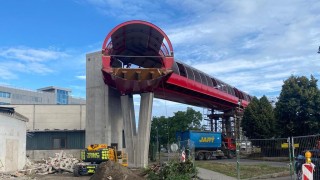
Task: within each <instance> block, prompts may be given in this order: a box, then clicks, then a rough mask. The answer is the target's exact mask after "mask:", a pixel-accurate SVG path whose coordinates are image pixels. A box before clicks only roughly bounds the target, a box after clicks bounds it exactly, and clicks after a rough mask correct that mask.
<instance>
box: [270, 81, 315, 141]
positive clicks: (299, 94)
mask: <svg viewBox="0 0 320 180" xmlns="http://www.w3.org/2000/svg"><path fill="white" fill-rule="evenodd" d="M275 114H276V117H277V119H278V126H279V132H281V136H283V137H288V136H301V135H309V134H317V133H320V129H319V128H320V91H319V89H318V87H317V80H316V79H315V78H314V77H313V76H311V78H310V80H309V79H308V78H307V77H305V76H301V77H298V76H291V77H290V78H288V79H287V80H286V81H284V84H283V86H282V90H281V93H280V97H279V101H278V102H277V103H276V109H275Z"/></svg>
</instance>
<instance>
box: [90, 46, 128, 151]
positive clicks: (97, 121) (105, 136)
mask: <svg viewBox="0 0 320 180" xmlns="http://www.w3.org/2000/svg"><path fill="white" fill-rule="evenodd" d="M101 68H102V63H101V52H96V53H90V54H87V56H86V91H87V97H86V129H85V130H86V146H88V145H90V144H104V143H105V144H108V145H111V143H117V144H118V147H119V149H120V148H122V126H123V118H122V112H121V105H120V93H119V92H118V91H117V90H115V89H112V88H110V87H108V86H107V85H105V83H104V81H103V77H102V72H101Z"/></svg>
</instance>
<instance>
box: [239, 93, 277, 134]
mask: <svg viewBox="0 0 320 180" xmlns="http://www.w3.org/2000/svg"><path fill="white" fill-rule="evenodd" d="M242 128H243V131H244V132H245V135H246V136H247V137H248V138H252V139H253V138H271V137H274V136H275V128H276V122H275V117H274V113H273V108H272V105H271V104H270V102H269V101H268V99H267V97H266V96H263V97H261V98H260V99H257V98H256V97H254V98H253V99H252V101H251V102H250V104H249V105H248V107H247V108H246V109H245V111H244V115H243V119H242Z"/></svg>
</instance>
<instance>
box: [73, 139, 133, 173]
mask: <svg viewBox="0 0 320 180" xmlns="http://www.w3.org/2000/svg"><path fill="white" fill-rule="evenodd" d="M80 158H81V160H82V162H81V163H78V164H76V165H74V167H73V175H74V176H76V177H78V176H83V175H90V174H94V173H95V172H96V170H97V167H98V165H99V164H100V163H102V162H105V161H114V162H119V159H121V160H122V162H121V164H122V165H123V166H125V167H126V166H128V161H127V155H126V154H125V153H123V152H122V151H117V148H116V146H114V147H111V146H108V145H107V144H92V145H89V146H88V147H87V148H86V149H85V150H82V151H81V152H80Z"/></svg>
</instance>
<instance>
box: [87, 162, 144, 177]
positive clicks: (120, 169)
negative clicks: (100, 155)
mask: <svg viewBox="0 0 320 180" xmlns="http://www.w3.org/2000/svg"><path fill="white" fill-rule="evenodd" d="M143 179H144V178H143V177H140V176H138V175H136V174H134V173H133V172H132V171H131V170H130V169H128V168H127V167H124V166H122V165H121V164H119V163H117V162H113V161H106V162H103V163H101V164H99V166H98V168H97V170H96V173H95V174H93V175H92V176H91V178H90V180H143Z"/></svg>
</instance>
